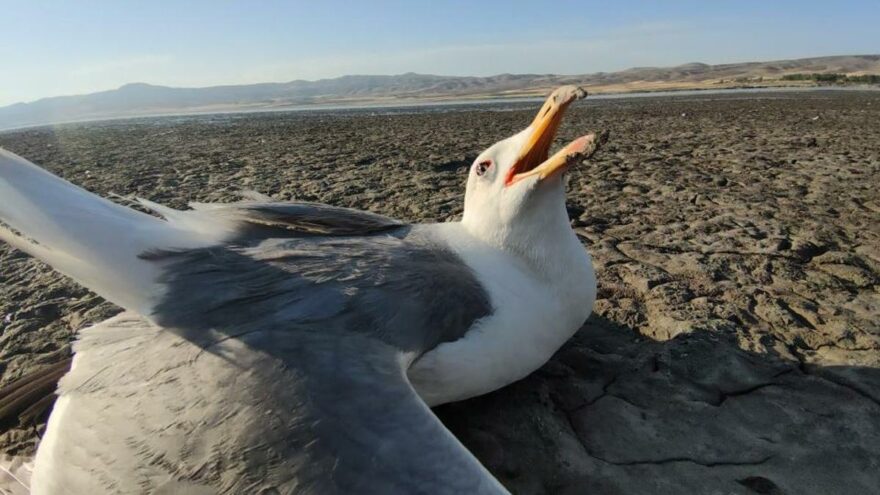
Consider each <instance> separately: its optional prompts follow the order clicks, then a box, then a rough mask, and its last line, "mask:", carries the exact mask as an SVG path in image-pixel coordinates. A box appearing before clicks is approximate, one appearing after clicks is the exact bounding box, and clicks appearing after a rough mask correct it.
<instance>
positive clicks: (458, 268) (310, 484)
mask: <svg viewBox="0 0 880 495" xmlns="http://www.w3.org/2000/svg"><path fill="white" fill-rule="evenodd" d="M273 228H275V227H273ZM389 233H391V234H394V235H386V234H381V235H367V236H338V235H337V236H321V237H315V236H304V237H303V236H294V237H289V238H286V239H266V240H258V239H257V238H255V237H254V236H243V237H242V238H241V239H242V241H241V243H240V244H234V245H229V246H223V247H213V248H204V249H195V250H187V251H180V252H158V253H149V254H148V255H146V256H147V257H148V258H149V259H151V260H153V261H154V262H156V263H160V264H161V265H162V266H163V274H164V275H163V277H162V280H161V282H162V283H163V285H164V288H165V293H164V294H165V295H164V297H163V298H162V301H161V302H160V304H158V305H157V306H156V309H155V314H154V315H153V319H154V321H156V322H158V323H159V324H160V325H161V326H162V327H164V330H163V331H155V332H152V333H151V332H149V331H147V332H143V331H138V332H137V333H130V332H127V331H119V332H117V331H115V330H113V331H111V330H112V329H110V330H101V331H100V332H96V333H94V334H93V335H92V336H85V337H84V338H85V340H84V341H83V342H82V343H81V344H80V347H79V348H78V349H77V352H78V355H79V356H80V357H82V358H83V359H84V361H82V362H80V361H77V363H78V364H77V365H76V369H75V370H74V372H72V373H71V375H70V376H69V377H68V378H65V381H64V383H63V384H62V393H63V394H64V397H68V398H69V399H68V400H70V405H69V407H67V408H66V410H67V411H72V412H68V413H66V417H67V420H66V426H65V427H64V428H63V429H61V431H62V432H63V433H62V435H64V436H62V437H60V440H59V441H58V442H56V443H57V446H56V448H58V449H60V450H59V452H61V453H63V455H59V458H63V459H65V463H64V466H63V468H59V469H57V470H56V473H55V474H54V476H55V477H56V478H57V479H58V480H62V478H63V477H64V476H67V475H68V473H69V479H67V480H64V481H65V482H66V483H74V482H75V481H76V480H83V479H85V480H99V481H100V480H104V481H102V483H103V484H102V485H100V486H97V487H89V488H97V489H100V490H103V491H111V492H112V491H121V492H124V491H126V490H124V489H122V487H123V486H126V487H130V486H137V487H139V488H137V489H135V488H132V491H138V490H141V491H143V490H144V489H149V490H158V491H159V492H161V491H162V490H168V493H171V492H181V491H190V492H192V493H314V494H333V493H366V494H370V493H375V494H385V493H425V494H429V493H440V494H443V493H504V490H503V488H502V487H501V486H500V485H499V484H498V483H497V481H495V480H494V478H492V476H491V475H489V474H488V473H487V472H486V471H485V469H484V468H483V467H482V466H481V465H480V464H479V462H478V461H476V459H474V458H473V456H472V455H471V454H470V453H468V452H467V450H466V449H464V447H463V446H461V444H460V443H459V442H458V441H457V440H456V439H455V438H454V437H453V436H452V435H451V434H450V433H449V432H448V431H447V430H446V429H445V428H444V427H443V425H442V424H441V423H440V422H439V421H438V420H437V419H436V418H435V417H434V416H433V414H432V413H431V411H430V410H429V409H428V407H427V406H426V405H425V404H424V403H423V402H422V401H421V400H420V399H419V398H418V396H417V395H416V394H415V392H414V391H413V389H412V388H411V386H410V385H409V383H408V381H407V379H406V372H405V369H404V365H405V363H406V362H407V360H408V359H412V358H414V357H416V356H418V355H420V354H421V353H424V352H426V351H427V350H430V349H431V348H433V347H435V346H436V345H438V344H439V343H441V342H444V341H449V340H455V339H457V338H459V337H460V336H461V335H462V334H463V333H464V332H465V331H466V330H467V329H468V328H469V327H470V326H471V324H472V323H473V322H474V321H476V319H478V318H480V317H482V316H485V315H486V314H488V312H489V311H490V307H489V302H488V299H487V296H486V294H485V292H484V291H483V289H482V287H481V286H480V284H479V283H478V281H477V280H476V279H475V277H474V276H473V274H472V273H470V271H469V269H468V268H467V266H466V265H464V264H463V263H462V262H461V261H460V260H458V259H457V258H456V257H455V255H453V254H452V253H451V252H449V251H447V250H445V249H444V248H443V247H442V246H437V245H434V244H431V243H430V242H427V241H426V240H424V239H418V238H414V236H412V235H409V234H408V233H407V232H405V231H404V232H401V231H393V232H389ZM133 339H134V340H136V342H135V341H134V340H133ZM86 358H88V359H89V360H90V361H91V364H89V363H87V362H86V361H85V359H86ZM77 359H80V358H77ZM62 400H64V399H62ZM73 411H75V412H73ZM120 431H124V432H125V434H124V435H119V433H118V432H120ZM114 432H116V433H114ZM95 437H98V438H104V439H112V440H105V441H104V442H110V443H112V445H111V446H108V445H106V444H105V443H103V442H102V443H96V442H95V441H94V438H95ZM65 446H67V447H68V448H65ZM105 449H107V450H105ZM83 473H87V475H83ZM120 473H136V475H132V476H128V475H126V474H121V475H120ZM120 476H121V477H122V478H124V479H122V478H120ZM126 476H128V477H127V478H126ZM59 482H60V481H59ZM59 486H63V485H59ZM202 490H206V491H202Z"/></svg>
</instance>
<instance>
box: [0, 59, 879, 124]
mask: <svg viewBox="0 0 880 495" xmlns="http://www.w3.org/2000/svg"><path fill="white" fill-rule="evenodd" d="M831 73H835V74H837V73H839V74H848V75H865V74H880V55H845V56H833V57H815V58H803V59H796V60H777V61H771V62H748V63H735V64H721V65H707V64H703V63H691V64H685V65H679V66H676V67H662V68H661V67H636V68H632V69H627V70H623V71H619V72H598V73H593V74H581V75H557V74H500V75H495V76H489V77H471V76H438V75H428V74H415V73H407V74H400V75H389V76H376V75H350V76H342V77H337V78H333V79H321V80H317V81H304V80H296V81H290V82H282V83H261V84H247V85H235V86H213V87H205V88H174V87H167V86H156V85H152V84H146V83H133V84H126V85H124V86H122V87H120V88H118V89H113V90H109V91H101V92H97V93H91V94H86V95H77V96H58V97H51V98H43V99H40V100H37V101H34V102H30V103H16V104H14V105H9V106H5V107H0V129H11V128H17V127H24V126H32V125H42V124H52V123H60V122H69V121H80V120H96V119H106V118H117V117H137V116H149V115H162V114H186V113H210V112H226V111H249V110H273V109H283V108H288V107H300V106H308V105H337V106H349V105H350V106H356V105H395V104H409V103H420V102H438V101H449V100H469V99H485V98H493V99H495V98H498V99H502V98H513V97H529V96H540V95H543V94H545V93H547V92H548V91H549V89H550V88H553V87H555V86H559V85H562V84H578V85H581V86H585V87H587V88H588V89H589V90H590V91H591V92H593V93H624V92H636V91H658V90H680V89H711V88H734V87H772V86H805V85H815V84H816V82H815V81H811V80H784V79H783V76H786V75H789V76H790V75H792V74H831Z"/></svg>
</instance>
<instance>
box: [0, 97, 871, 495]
mask: <svg viewBox="0 0 880 495" xmlns="http://www.w3.org/2000/svg"><path fill="white" fill-rule="evenodd" d="M533 111H534V109H533V108H531V107H529V108H527V109H523V110H511V111H490V110H488V109H481V110H469V111H460V110H456V111H448V112H429V111H422V112H419V113H393V114H379V113H368V112H355V113H339V114H312V113H278V114H267V115H237V116H214V117H189V118H165V119H142V120H133V121H116V122H108V123H101V124H80V125H70V126H62V127H59V128H56V129H54V130H50V129H47V128H40V129H32V130H25V131H17V132H7V133H4V134H0V146H2V147H5V148H7V149H9V150H11V151H13V152H16V153H18V154H20V155H22V156H24V157H26V158H28V159H30V160H32V161H34V162H36V163H39V164H41V165H43V166H45V167H46V168H48V169H49V170H51V171H53V172H55V173H57V174H59V175H61V176H62V177H65V178H67V179H69V180H71V181H73V182H75V183H76V184H79V185H82V186H84V187H86V188H87V189H89V190H92V191H94V192H97V193H99V194H101V195H108V194H110V193H117V194H122V195H127V194H134V195H138V196H142V197H145V198H148V199H151V200H153V201H159V202H163V203H166V204H169V205H172V206H178V207H181V206H183V205H184V204H185V202H186V201H187V200H196V201H226V200H232V199H234V198H235V197H236V195H235V193H236V191H238V190H241V189H254V190H258V191H260V192H263V193H266V194H270V195H273V196H275V197H276V198H277V199H298V200H308V201H321V202H326V203H330V204H335V205H342V206H351V207H357V208H362V209H369V210H372V211H376V212H380V213H384V214H388V215H392V216H395V217H398V218H401V219H405V220H410V221H418V222H428V221H444V220H451V219H455V218H456V217H457V216H458V215H459V214H460V212H461V207H462V197H463V192H464V187H463V186H464V181H465V177H466V171H467V167H468V165H469V164H470V163H471V161H472V160H473V158H474V157H475V156H476V153H477V152H479V151H480V150H481V149H484V148H485V147H487V146H488V145H490V144H491V143H493V142H494V141H496V140H498V139H501V138H503V137H506V136H508V135H510V134H512V133H514V132H516V131H518V130H520V129H521V128H522V127H524V126H525V125H526V124H527V123H528V122H529V121H530V120H531V117H532V112H533ZM599 129H608V130H610V131H611V139H610V141H609V143H608V145H607V146H606V147H605V149H604V150H603V151H601V152H600V153H599V154H597V155H596V156H595V157H594V159H593V160H591V161H589V162H586V163H584V164H582V165H581V166H580V167H579V168H577V169H576V170H574V171H572V172H571V173H570V174H569V175H570V177H569V191H570V193H569V202H568V204H569V212H570V215H571V218H572V225H573V226H574V227H575V229H576V231H577V232H578V233H579V234H580V235H581V236H582V240H583V243H584V245H585V246H586V247H587V248H588V249H589V250H590V252H591V253H592V254H593V257H594V262H595V265H596V268H597V272H598V279H599V299H598V301H597V303H596V307H595V313H594V315H593V316H592V317H591V318H590V320H589V321H588V322H587V323H586V324H585V325H584V327H583V328H582V329H581V331H580V332H579V333H578V334H577V335H576V337H575V338H574V339H572V341H571V342H570V343H569V344H567V345H566V346H565V347H564V348H563V349H562V350H561V351H560V352H559V353H558V354H557V356H556V357H555V358H554V359H553V360H552V361H551V362H550V363H548V364H547V365H546V366H545V367H543V368H542V369H541V370H539V371H538V372H536V373H535V374H534V375H532V376H531V377H529V378H527V379H525V380H523V381H521V382H518V383H516V384H514V385H512V386H510V387H507V388H506V389H503V390H501V391H498V392H496V393H493V394H490V395H488V396H485V397H482V398H477V399H474V400H470V401H466V402H462V403H457V404H451V405H447V406H443V407H440V408H438V413H439V414H440V416H441V417H442V419H443V420H444V422H445V423H446V424H447V425H449V427H450V428H451V429H452V430H453V432H454V433H455V434H456V435H458V436H459V438H461V439H462V440H463V441H464V443H465V444H466V445H467V446H468V447H469V448H471V449H472V450H473V451H474V452H475V454H476V455H477V456H478V457H479V458H480V459H481V460H482V461H483V462H484V463H485V464H486V466H487V467H488V468H489V469H490V470H491V471H492V472H493V473H495V474H496V475H497V476H498V477H499V478H500V479H501V480H502V481H503V482H504V483H505V484H506V485H507V486H508V487H509V488H510V489H511V490H512V491H513V492H514V493H522V494H543V493H565V494H580V493H603V494H613V493H718V494H729V493H743V494H745V493H760V494H803V493H816V494H832V493H877V490H878V487H880V419H878V418H880V318H878V317H880V293H878V283H880V192H878V187H880V92H849V91H847V92H809V93H785V94H767V95H755V94H750V95H734V96H731V95H725V96H698V97H664V98H640V99H629V100H604V101H595V102H590V101H589V100H587V101H586V102H584V103H583V104H579V105H578V106H576V107H575V108H573V109H572V111H571V112H570V114H569V115H568V117H567V119H566V122H565V124H564V126H563V128H562V129H561V132H560V136H559V138H558V139H559V142H560V143H562V142H565V141H568V140H570V139H572V138H574V137H575V136H577V135H579V134H582V133H583V131H587V130H599ZM0 200H2V198H0ZM116 311H117V310H116V309H115V308H114V307H112V306H111V305H109V304H108V303H105V302H102V301H101V300H100V299H99V298H97V297H96V296H94V295H92V294H90V293H89V292H87V291H85V290H83V289H81V288H79V287H78V286H77V285H76V284H74V283H72V282H71V281H69V280H67V279H65V278H64V277H62V276H59V275H57V274H55V273H54V272H52V271H51V270H49V269H48V268H47V267H46V266H44V265H42V264H41V263H38V262H36V261H34V260H32V259H30V258H28V257H26V256H25V255H22V254H20V253H18V252H14V251H12V250H11V249H9V248H8V247H6V246H0V363H2V364H0V373H2V375H0V386H2V385H3V384H5V383H8V382H9V381H10V380H12V379H14V378H16V377H18V376H21V375H22V374H23V373H25V372H27V371H28V370H30V369H34V367H38V366H41V365H44V364H46V363H51V362H55V361H57V360H59V359H61V358H63V357H64V356H66V355H67V353H68V352H69V342H70V340H71V339H72V338H73V337H74V335H75V333H76V330H77V329H79V328H82V327H83V326H85V325H88V324H89V323H92V322H96V321H100V320H101V319H104V318H106V317H108V316H110V315H112V314H114V313H115V312H116ZM7 427H9V425H7ZM38 431H39V428H11V429H9V431H7V432H6V433H5V434H4V435H3V436H2V437H0V440H2V442H0V443H2V447H3V448H5V449H6V450H7V451H9V452H26V451H28V450H29V449H32V448H33V445H34V443H35V441H36V440H35V439H36V435H35V433H36V432H38Z"/></svg>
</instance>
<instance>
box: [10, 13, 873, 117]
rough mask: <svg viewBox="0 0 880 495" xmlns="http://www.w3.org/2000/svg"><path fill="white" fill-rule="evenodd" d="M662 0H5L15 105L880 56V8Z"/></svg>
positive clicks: (11, 85)
mask: <svg viewBox="0 0 880 495" xmlns="http://www.w3.org/2000/svg"><path fill="white" fill-rule="evenodd" d="M836 7H837V8H836V9H835V10H829V9H828V7H827V5H826V4H824V3H820V2H816V1H808V2H792V1H787V0H786V1H782V2H774V3H773V4H772V5H766V4H764V3H763V2H754V1H747V2H737V3H736V4H733V3H730V4H720V3H719V4H715V3H713V4H710V5H704V4H703V3H701V2H694V1H679V2H675V3H674V4H669V5H663V6H660V5H656V4H654V3H653V2H649V1H646V0H642V1H628V2H622V3H619V4H616V5H614V6H602V5H601V4H600V3H599V2H595V1H587V2H571V1H562V2H557V3H555V4H554V6H553V8H552V9H551V8H548V7H546V6H544V5H535V4H534V3H526V2H498V1H492V2H485V3H480V4H477V5H471V4H470V3H467V2H461V1H447V2H442V3H441V2H438V3H434V4H431V5H417V4H411V3H409V2H397V1H383V2H378V3H374V4H372V5H363V4H357V5H347V4H342V3H340V2H336V1H326V2H321V4H320V5H315V4H313V3H305V2H294V3H292V4H281V3H279V2H264V3H261V4H259V6H257V5H254V4H245V3H219V2H207V1H200V2H192V3H188V4H186V5H177V4H173V3H170V2H161V1H160V2H153V3H150V4H117V3H114V2H110V1H109V0H92V1H87V2H80V3H77V4H69V5H68V4H61V3H59V4H55V5H47V4H40V5H38V4H30V3H21V2H12V1H5V0H0V8H2V9H3V12H4V16H5V17H6V23H5V24H6V26H5V28H6V30H7V31H8V32H7V33H6V34H7V39H14V40H20V41H19V42H17V43H16V44H15V46H13V45H12V44H6V45H0V56H2V57H3V60H4V61H5V64H4V66H5V67H4V68H5V70H4V82H3V84H2V86H0V89H2V91H0V106H6V105H10V104H13V103H18V102H29V101H34V100H38V99H41V98H45V97H51V96H62V95H74V94H86V93H93V92H97V91H103V90H110V89H115V88H118V87H120V86H122V85H124V84H129V83H136V82H143V83H148V84H155V85H162V86H174V87H206V86H218V85H237V84H250V83H262V82H286V81H292V80H297V79H305V80H316V79H325V78H334V77H339V76H344V75H351V74H369V75H391V74H402V73H407V72H417V73H422V74H437V75H445V76H489V75H495V74H502V73H538V74H544V73H553V74H586V73H594V72H613V71H618V70H623V69H627V68H631V67H640V66H641V67H643V66H659V67H663V66H675V65H681V64H685V63H691V62H702V63H707V64H713V65H714V64H724V63H737V62H752V61H766V60H777V59H794V58H805V57H819V56H830V55H857V54H871V53H877V52H878V47H880V34H878V30H877V29H876V26H875V25H874V22H873V20H874V19H877V18H880V4H876V3H872V2H866V1H847V2H840V3H838V4H836Z"/></svg>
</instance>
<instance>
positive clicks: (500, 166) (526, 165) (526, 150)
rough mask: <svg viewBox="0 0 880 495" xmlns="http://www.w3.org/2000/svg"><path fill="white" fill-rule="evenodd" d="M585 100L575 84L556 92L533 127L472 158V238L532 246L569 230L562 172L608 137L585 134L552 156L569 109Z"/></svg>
mask: <svg viewBox="0 0 880 495" xmlns="http://www.w3.org/2000/svg"><path fill="white" fill-rule="evenodd" d="M586 96H587V92H586V91H584V90H583V89H581V88H579V87H576V86H563V87H561V88H558V89H556V90H555V91H553V93H551V94H550V96H549V97H548V98H547V101H546V102H545V103H544V105H543V106H542V107H541V110H540V111H539V112H538V115H537V116H535V119H534V120H533V121H532V123H531V125H529V126H528V127H526V128H525V129H524V130H523V131H522V132H520V133H518V134H515V135H513V136H511V137H509V138H507V139H505V140H503V141H499V142H497V143H495V144H494V145H492V146H491V147H489V149H487V150H486V151H483V152H482V153H480V155H479V156H478V157H477V159H476V160H474V163H473V165H472V166H471V168H470V172H469V176H468V183H467V191H466V192H465V202H464V217H463V219H462V223H463V224H464V225H465V226H466V227H467V229H468V230H469V231H470V232H471V233H472V234H473V235H475V236H477V237H480V238H482V239H484V240H486V241H489V242H490V243H492V244H496V245H502V246H505V247H510V246H513V245H515V244H523V243H526V244H532V242H533V241H535V240H536V239H535V237H536V236H545V235H546V234H547V233H548V229H549V231H553V232H551V233H554V234H555V233H556V232H555V231H559V230H560V229H561V230H564V231H565V232H570V231H571V228H570V227H569V221H568V215H567V213H566V209H565V188H564V185H563V181H562V176H563V173H564V172H565V170H566V169H567V168H568V167H569V166H570V165H572V164H573V163H575V162H578V161H580V160H582V159H584V158H587V157H589V156H590V155H591V154H592V153H593V152H594V151H595V150H596V149H597V148H598V146H599V145H600V144H601V141H603V140H604V135H598V136H597V135H596V134H587V135H585V136H581V137H579V138H577V139H575V140H574V141H572V142H571V143H569V144H568V145H566V146H565V147H564V148H562V149H560V150H559V151H557V152H556V153H554V154H553V156H549V152H550V145H551V144H552V143H553V139H554V138H555V136H556V131H557V129H558V128H559V124H560V122H561V121H562V116H563V114H564V113H565V109H566V108H567V107H568V106H569V105H570V104H571V103H572V102H573V101H575V100H577V99H580V98H584V97H586ZM552 237H555V235H554V236H552ZM547 240H548V241H550V240H552V239H547Z"/></svg>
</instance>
